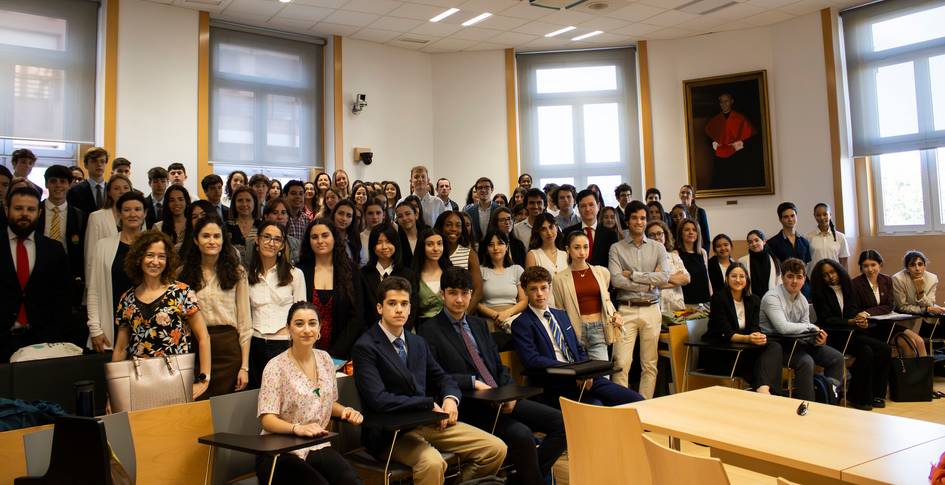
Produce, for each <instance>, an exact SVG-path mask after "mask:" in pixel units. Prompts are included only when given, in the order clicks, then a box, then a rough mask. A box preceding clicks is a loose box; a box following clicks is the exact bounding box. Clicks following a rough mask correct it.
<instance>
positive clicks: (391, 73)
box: [326, 38, 437, 189]
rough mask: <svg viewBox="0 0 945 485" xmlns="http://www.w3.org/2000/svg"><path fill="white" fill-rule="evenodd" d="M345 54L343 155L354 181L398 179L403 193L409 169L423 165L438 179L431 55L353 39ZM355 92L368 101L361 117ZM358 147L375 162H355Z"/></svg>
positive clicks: (347, 40) (344, 44)
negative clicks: (355, 108) (355, 106)
mask: <svg viewBox="0 0 945 485" xmlns="http://www.w3.org/2000/svg"><path fill="white" fill-rule="evenodd" d="M342 49H343V52H342V60H343V66H344V67H343V71H342V86H343V87H342V93H343V99H344V110H345V115H344V152H343V153H342V155H343V156H344V160H345V162H344V167H345V170H346V171H347V172H348V175H349V177H350V179H351V181H352V182H353V181H354V180H357V179H364V180H371V181H378V180H394V181H396V182H397V183H399V184H400V185H401V189H404V188H405V185H404V184H405V183H406V182H407V180H408V179H409V178H410V167H412V166H414V165H420V164H423V165H426V166H427V167H429V168H430V170H431V172H432V174H433V175H434V176H435V175H436V173H437V172H436V169H435V167H434V156H433V95H432V93H433V80H432V67H431V65H432V62H431V59H430V55H429V54H425V53H420V52H414V51H411V50H407V49H400V48H397V47H390V46H385V45H381V44H374V43H371V42H365V41H361V40H356V39H350V38H345V39H344V41H343V42H342ZM357 93H363V94H366V95H367V102H368V106H367V107H366V108H365V109H364V111H363V112H362V113H361V114H360V115H354V114H352V113H351V103H352V101H353V100H354V95H355V94H357ZM326 136H327V135H326ZM328 139H329V140H330V139H331V138H330V137H329V138H328ZM354 147H368V148H370V149H371V150H372V151H373V152H374V163H373V164H371V165H370V166H367V167H366V166H364V165H362V164H361V163H360V162H359V163H354V162H353V157H354Z"/></svg>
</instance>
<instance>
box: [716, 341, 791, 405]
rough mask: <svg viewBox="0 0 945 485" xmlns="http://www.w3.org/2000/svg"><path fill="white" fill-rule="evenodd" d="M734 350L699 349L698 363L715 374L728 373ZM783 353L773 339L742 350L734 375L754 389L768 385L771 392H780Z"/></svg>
mask: <svg viewBox="0 0 945 485" xmlns="http://www.w3.org/2000/svg"><path fill="white" fill-rule="evenodd" d="M734 360H735V352H730V351H726V350H713V349H700V350H699V364H700V365H701V366H702V367H704V368H705V369H706V370H707V371H709V372H712V373H715V374H721V375H724V374H728V373H729V372H731V371H732V364H733V363H734ZM782 360H783V353H782V349H781V344H779V343H778V342H775V341H773V340H771V341H769V342H768V344H767V345H765V346H764V347H761V348H757V349H749V350H745V351H742V355H741V357H739V359H738V365H737V366H736V367H735V375H736V376H739V377H741V378H742V379H745V381H747V382H749V383H751V386H752V387H754V388H755V389H757V388H759V387H761V386H768V387H770V392H771V394H778V395H780V394H781V362H782Z"/></svg>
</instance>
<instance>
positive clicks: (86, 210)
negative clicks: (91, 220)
mask: <svg viewBox="0 0 945 485" xmlns="http://www.w3.org/2000/svg"><path fill="white" fill-rule="evenodd" d="M106 197H107V194H106V193H105V190H104V189H103V190H102V200H103V201H104V200H105V198H106ZM66 201H67V202H69V205H71V206H72V207H75V208H76V209H79V210H80V211H82V214H83V215H84V216H85V217H86V218H88V217H89V216H91V215H92V213H93V212H95V211H97V210H98V206H97V205H96V204H95V192H94V191H93V189H92V183H91V182H89V179H85V180H83V181H81V182H79V183H77V184H75V185H73V186H72V187H69V192H67V193H66Z"/></svg>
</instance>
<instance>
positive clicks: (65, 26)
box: [0, 0, 98, 143]
mask: <svg viewBox="0 0 945 485" xmlns="http://www.w3.org/2000/svg"><path fill="white" fill-rule="evenodd" d="M97 29H98V2H88V1H75V0H44V1H31V0H0V137H5V138H11V139H19V140H44V141H53V142H85V143H91V142H92V140H93V137H94V127H95V58H96V46H97V41H96V39H97Z"/></svg>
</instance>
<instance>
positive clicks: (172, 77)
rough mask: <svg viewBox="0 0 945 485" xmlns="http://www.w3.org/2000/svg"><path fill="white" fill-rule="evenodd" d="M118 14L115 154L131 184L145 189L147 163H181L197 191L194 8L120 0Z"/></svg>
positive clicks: (196, 20) (193, 191)
mask: <svg viewBox="0 0 945 485" xmlns="http://www.w3.org/2000/svg"><path fill="white" fill-rule="evenodd" d="M118 18H119V20H118V21H119V27H118V107H117V108H118V115H117V125H118V126H117V133H116V135H117V146H116V153H115V154H114V156H119V157H125V158H127V159H129V160H131V163H132V184H134V186H135V187H136V188H138V189H139V190H141V191H142V192H144V193H145V194H148V193H149V189H148V177H147V170H148V169H149V168H151V167H153V166H156V165H160V166H163V167H167V165H168V164H169V163H170V162H181V163H183V164H184V166H185V167H187V174H188V179H187V189H188V190H189V191H190V193H191V196H196V194H197V192H196V189H197V184H198V182H199V180H197V31H198V12H197V11H196V10H191V9H185V8H179V7H172V6H168V5H160V4H157V3H154V2H146V1H143V0H122V1H121V5H120V8H119V17H118Z"/></svg>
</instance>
